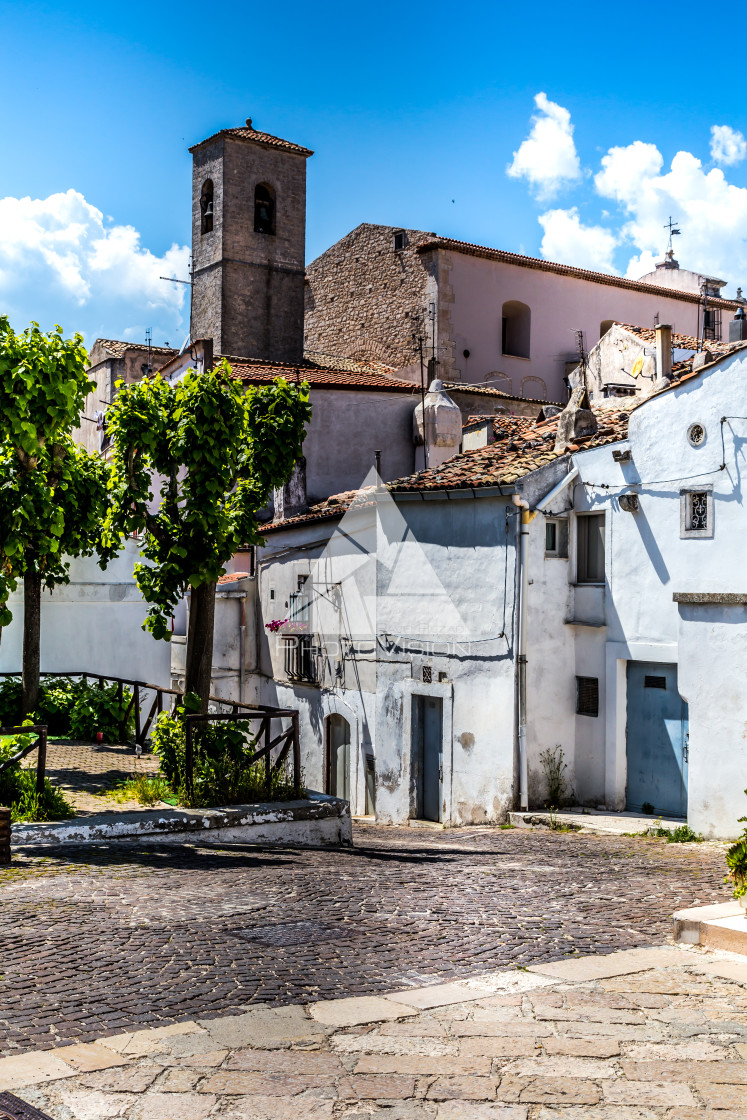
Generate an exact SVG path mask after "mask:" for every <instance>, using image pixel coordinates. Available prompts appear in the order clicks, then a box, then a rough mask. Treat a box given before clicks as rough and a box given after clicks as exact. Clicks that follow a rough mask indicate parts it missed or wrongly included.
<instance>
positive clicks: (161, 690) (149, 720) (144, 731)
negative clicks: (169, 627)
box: [0, 669, 276, 746]
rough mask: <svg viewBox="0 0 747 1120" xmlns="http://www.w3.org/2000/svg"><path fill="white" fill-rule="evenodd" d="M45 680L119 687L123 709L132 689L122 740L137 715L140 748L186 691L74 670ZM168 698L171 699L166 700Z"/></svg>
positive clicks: (219, 701) (228, 704)
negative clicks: (127, 693)
mask: <svg viewBox="0 0 747 1120" xmlns="http://www.w3.org/2000/svg"><path fill="white" fill-rule="evenodd" d="M20 676H21V674H20V673H18V672H15V673H0V678H2V677H20ZM41 676H42V677H61V678H63V677H67V678H70V679H72V678H74V677H78V678H79V679H81V680H84V681H87V680H89V679H90V680H92V681H97V682H98V686H99V688H105V687H106V685H108V684H116V686H117V700H118V702H119V707H120V709H121V708H122V707H123V705H124V703H125V692H124V690H125V688H129V689H132V695H131V697H130V700H129V703H128V704H127V707H126V709H125V711H124V714H123V716H122V721H121V732H122V738H124V735H125V728H126V726H127V724H128V723H129V720H130V716H132V715H134V719H135V742H136V743H139V744H140V746H144V745H145V740H146V739H147V737H148V732H149V731H150V729H151V726H152V724H153V720H154V719H156V718H157V717H158V716H159V715H160V713H161V712H163V711H168V712H169V713H170V714H171V713H173V711H174V709H175V708H176V707H177V704H178V703H179V700H180V699H181V698H182V697H183V696H184V692H183V691H182V690H181V689H179V688H167V687H166V686H165V685H160V684H149V683H148V682H147V681H134V680H130V679H129V678H128V677H113V676H109V675H106V674H101V673H89V672H84V671H83V670H81V669H75V670H73V671H72V672H61V671H57V672H43V673H42V674H41ZM149 693H152V694H153V700H152V703H151V704H150V707H148V694H149ZM166 698H168V699H166ZM208 702H209V703H210V704H211V705H214V706H220V707H222V708H228V709H230V710H229V712H228V715H232V716H237V715H238V714H239V712H244V711H247V712H254V713H257V712H263V711H268V712H275V711H276V709H274V708H270V707H267V706H266V705H264V704H244V703H240V702H239V701H237V700H226V699H225V698H224V697H222V696H210V697H209V699H208Z"/></svg>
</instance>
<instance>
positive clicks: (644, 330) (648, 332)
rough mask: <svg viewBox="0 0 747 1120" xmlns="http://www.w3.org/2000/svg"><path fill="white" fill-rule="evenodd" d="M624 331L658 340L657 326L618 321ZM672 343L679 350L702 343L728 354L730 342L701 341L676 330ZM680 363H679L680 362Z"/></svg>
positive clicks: (654, 340)
mask: <svg viewBox="0 0 747 1120" xmlns="http://www.w3.org/2000/svg"><path fill="white" fill-rule="evenodd" d="M618 326H620V327H622V329H623V330H624V331H628V333H629V334H634V335H635V336H636V337H637V338H640V339H641V341H642V342H649V343H652V344H653V343H655V342H656V328H655V327H634V326H632V325H631V324H630V323H618ZM672 345H673V346H674V347H675V349H677V350H700V349H701V345H702V347H703V349H704V350H710V352H711V353H712V354H728V353H729V349H730V345H731V344H730V343H728V342H718V341H716V339H706V340H705V342H703V343H701V341H700V339H697V338H695V336H694V335H691V334H678V333H677V332H676V331H673V332H672ZM678 364H679V363H678Z"/></svg>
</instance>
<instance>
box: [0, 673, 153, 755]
mask: <svg viewBox="0 0 747 1120" xmlns="http://www.w3.org/2000/svg"><path fill="white" fill-rule="evenodd" d="M131 698H132V693H131V692H130V691H129V689H124V690H123V694H122V704H121V705H120V703H119V698H118V696H117V685H116V684H111V685H105V686H104V688H99V687H98V684H91V683H90V682H89V681H85V680H83V679H80V680H72V679H71V678H70V677H46V678H44V679H43V680H42V683H41V686H40V689H39V703H38V704H37V707H36V711H35V712H34V713H33V715H32V716H31V717H29V718H31V719H32V722H33V723H46V724H47V727H48V728H49V734H50V735H52V736H61V737H65V738H70V739H95V737H96V732H98V731H100V732H101V733H102V735H103V738H104V742H105V743H120V742H122V739H123V738H124V739H129V738H131V737H132V735H133V732H134V711H133V712H132V713H131V715H130V716H129V718H128V719H127V720H126V721H125V720H124V715H125V712H126V711H127V706H128V704H129V702H130V700H131ZM20 710H21V681H20V678H19V677H5V678H4V679H3V680H2V682H1V683H0V726H2V727H10V726H13V725H14V724H17V723H18V722H19V718H20Z"/></svg>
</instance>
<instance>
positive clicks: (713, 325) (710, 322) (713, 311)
mask: <svg viewBox="0 0 747 1120" xmlns="http://www.w3.org/2000/svg"><path fill="white" fill-rule="evenodd" d="M703 338H707V339H712V340H713V341H714V342H718V341H719V340H720V339H721V309H720V308H718V307H706V308H705V309H704V311H703Z"/></svg>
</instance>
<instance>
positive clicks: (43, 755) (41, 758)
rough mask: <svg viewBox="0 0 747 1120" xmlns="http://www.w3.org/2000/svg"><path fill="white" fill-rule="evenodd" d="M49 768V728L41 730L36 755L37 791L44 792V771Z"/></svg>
mask: <svg viewBox="0 0 747 1120" xmlns="http://www.w3.org/2000/svg"><path fill="white" fill-rule="evenodd" d="M46 769H47V729H46V727H42V728H41V730H40V731H39V749H38V752H37V756H36V792H37V793H44V772H45V770H46Z"/></svg>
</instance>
